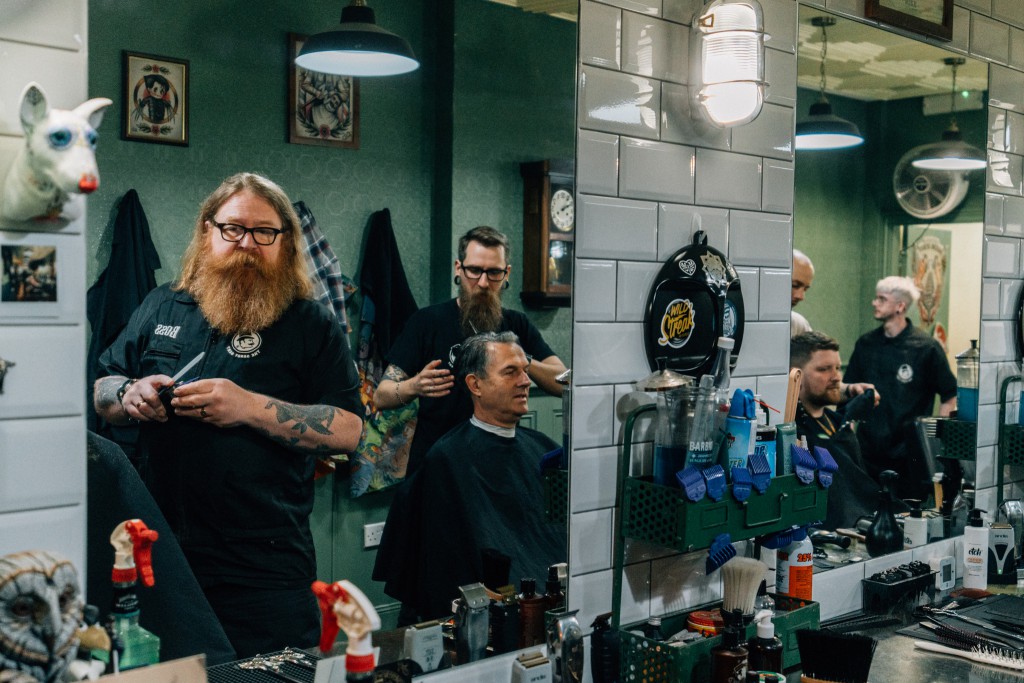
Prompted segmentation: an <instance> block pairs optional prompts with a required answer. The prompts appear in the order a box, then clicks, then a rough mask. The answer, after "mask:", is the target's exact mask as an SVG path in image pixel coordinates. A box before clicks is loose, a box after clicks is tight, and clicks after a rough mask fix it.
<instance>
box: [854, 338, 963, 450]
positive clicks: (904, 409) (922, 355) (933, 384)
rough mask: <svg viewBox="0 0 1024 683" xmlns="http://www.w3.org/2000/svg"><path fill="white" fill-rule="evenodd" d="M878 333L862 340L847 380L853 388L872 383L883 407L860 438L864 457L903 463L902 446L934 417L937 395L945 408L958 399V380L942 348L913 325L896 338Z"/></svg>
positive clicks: (860, 433) (862, 425) (867, 425)
mask: <svg viewBox="0 0 1024 683" xmlns="http://www.w3.org/2000/svg"><path fill="white" fill-rule="evenodd" d="M884 329H885V328H883V327H879V328H877V329H875V330H872V331H871V332H868V333H866V334H864V335H861V337H860V339H858V340H857V345H856V346H855V347H854V349H853V355H851V356H850V364H849V366H847V368H846V373H845V374H844V375H843V381H844V382H846V383H848V384H853V383H856V382H870V383H871V384H874V385H875V387H877V388H878V391H879V393H880V394H881V401H880V402H879V404H878V407H877V408H875V410H874V412H873V413H872V415H871V418H870V420H868V421H866V422H864V423H863V424H861V426H860V428H859V429H858V436H859V437H860V439H861V444H862V445H863V446H864V449H863V452H864V457H865V458H867V459H869V460H870V459H872V458H873V457H875V455H876V454H879V455H882V456H885V457H890V458H892V457H902V456H901V453H902V451H903V449H902V448H901V446H902V444H903V441H904V440H905V439H906V438H907V437H908V436H910V435H912V434H913V430H912V429H911V428H910V427H911V423H912V422H913V420H914V419H915V418H918V417H924V416H927V415H931V414H932V409H933V407H934V403H935V395H936V394H938V395H939V398H940V399H941V400H942V401H943V402H945V401H948V400H949V399H951V398H953V397H954V396H956V377H955V376H954V375H953V372H952V371H951V370H950V369H949V361H948V360H946V354H945V352H944V351H943V350H942V346H940V345H939V342H937V341H935V340H934V339H932V338H931V337H930V336H928V335H927V334H925V333H924V332H923V331H921V330H919V329H918V328H916V327H914V325H913V324H908V325H907V327H906V328H905V329H904V330H903V332H901V333H899V334H898V335H896V336H895V337H887V336H885V331H884Z"/></svg>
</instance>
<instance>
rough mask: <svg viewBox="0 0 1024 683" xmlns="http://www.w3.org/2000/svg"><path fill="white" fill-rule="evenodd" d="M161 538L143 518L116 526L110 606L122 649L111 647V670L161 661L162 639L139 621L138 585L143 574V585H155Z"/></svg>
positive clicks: (116, 670) (111, 536)
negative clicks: (157, 546) (155, 544)
mask: <svg viewBox="0 0 1024 683" xmlns="http://www.w3.org/2000/svg"><path fill="white" fill-rule="evenodd" d="M157 538H159V534H157V532H156V531H153V530H152V529H150V528H148V527H147V526H146V523H145V522H143V521H142V520H141V519H129V520H127V521H125V522H121V523H120V524H118V525H117V526H116V527H114V531H113V533H111V534H110V544H111V545H112V546H114V568H113V570H112V571H111V577H110V578H111V581H112V582H113V585H114V602H113V605H112V606H111V609H110V616H111V619H112V620H113V635H114V636H115V640H116V641H119V642H118V644H119V645H120V646H121V647H123V651H122V652H118V651H117V650H116V648H112V650H111V662H110V663H111V665H112V668H111V670H112V671H113V672H114V673H117V672H118V671H120V670H124V669H133V668H136V667H139V666H146V665H149V664H156V663H158V662H159V661H160V639H159V638H157V637H156V636H155V635H153V634H152V633H150V632H149V631H147V630H146V629H144V628H142V626H140V625H139V596H138V593H137V592H136V586H137V583H138V579H139V574H140V573H141V575H142V585H144V586H152V585H154V583H156V582H155V581H154V579H153V557H152V547H153V542H154V541H156V539H157Z"/></svg>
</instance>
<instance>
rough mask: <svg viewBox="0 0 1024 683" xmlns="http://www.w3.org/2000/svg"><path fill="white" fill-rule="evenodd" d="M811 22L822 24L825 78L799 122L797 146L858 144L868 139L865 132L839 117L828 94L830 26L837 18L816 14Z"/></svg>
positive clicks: (846, 145) (818, 146) (833, 147)
mask: <svg viewBox="0 0 1024 683" xmlns="http://www.w3.org/2000/svg"><path fill="white" fill-rule="evenodd" d="M811 23H812V24H813V25H815V26H817V27H819V28H821V61H820V63H819V67H818V68H819V71H820V74H821V80H820V81H819V84H818V101H817V102H815V103H814V104H812V105H811V110H810V113H809V115H808V117H807V118H806V119H804V120H803V121H800V122H798V123H797V124H796V145H795V146H796V149H797V150H805V149H843V148H845V147H854V146H856V145H859V144H861V143H862V142H864V136H863V135H861V134H860V130H858V128H857V126H856V125H854V124H853V123H852V122H850V121H847V120H846V119H843V118H839V117H838V116H836V115H835V114H834V113H833V111H832V105H831V104H830V103H829V101H828V98H827V97H826V96H825V87H826V83H827V81H826V78H825V61H826V58H827V57H828V27H829V26H835V23H836V20H835V19H834V18H832V17H814V18H813V19H811Z"/></svg>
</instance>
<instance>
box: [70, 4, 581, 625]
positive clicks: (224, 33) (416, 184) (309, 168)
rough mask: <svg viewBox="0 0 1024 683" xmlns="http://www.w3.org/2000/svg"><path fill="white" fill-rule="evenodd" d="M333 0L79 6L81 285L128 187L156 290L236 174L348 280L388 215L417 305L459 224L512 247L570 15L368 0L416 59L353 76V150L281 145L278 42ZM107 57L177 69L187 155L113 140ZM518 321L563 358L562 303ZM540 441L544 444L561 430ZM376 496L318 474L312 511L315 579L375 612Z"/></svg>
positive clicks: (548, 145) (560, 82)
mask: <svg viewBox="0 0 1024 683" xmlns="http://www.w3.org/2000/svg"><path fill="white" fill-rule="evenodd" d="M344 4H345V3H341V2H340V3H328V4H324V3H320V2H313V1H312V0H296V1H294V2H287V3H261V4H257V5H254V4H252V3H243V2H238V1H237V0H221V1H218V2H216V3H208V2H199V1H197V0H184V1H183V2H180V3H172V4H170V5H166V6H164V5H161V6H159V7H152V6H148V5H147V6H143V5H141V4H138V3H126V2H122V1H121V0H90V3H89V40H90V42H89V94H90V96H92V97H96V96H106V97H110V98H111V99H113V100H115V102H117V103H118V104H115V106H114V107H112V108H111V109H110V110H109V111H108V113H107V117H106V120H105V121H104V122H103V125H102V126H101V128H100V134H101V142H100V147H99V154H98V157H99V164H100V172H101V187H100V190H99V191H97V192H96V193H95V194H93V195H92V196H91V197H90V199H89V202H90V209H91V210H90V212H89V225H88V236H87V245H88V253H89V257H88V282H90V283H92V282H93V281H95V279H96V277H97V275H98V274H99V272H100V271H102V269H103V268H104V267H106V262H107V259H108V257H109V253H110V246H111V245H110V240H111V230H112V225H113V217H114V212H115V210H116V205H117V202H118V201H119V200H120V198H121V196H123V194H124V193H125V192H126V191H127V190H129V189H132V188H134V189H135V190H137V191H138V193H139V196H140V198H141V201H142V204H143V207H144V208H145V210H146V215H147V217H148V219H149V222H150V228H151V231H152V235H153V239H154V241H155V243H156V246H157V249H158V251H159V253H160V257H161V259H162V261H163V266H164V267H163V269H162V270H160V271H158V273H157V279H158V281H160V282H165V281H169V280H171V279H173V278H174V277H176V276H177V273H178V271H179V260H180V257H181V254H182V252H183V251H184V249H185V246H186V244H187V243H188V240H189V237H190V235H191V231H192V227H193V224H194V221H195V216H196V212H197V210H198V206H199V203H200V202H201V201H202V199H203V198H204V197H205V196H206V195H207V194H209V192H211V191H212V190H213V189H214V188H215V187H216V186H217V185H218V184H219V183H220V181H221V180H223V179H224V178H225V177H227V176H228V175H230V174H232V173H235V172H237V171H241V170H249V171H255V172H258V173H262V174H265V175H267V176H268V177H270V178H272V179H274V180H276V181H277V182H278V183H280V184H281V185H282V186H283V187H284V189H285V190H286V191H287V192H288V193H289V195H290V196H291V197H292V198H293V199H294V200H302V201H304V202H306V204H307V205H308V206H309V207H310V209H311V210H312V212H313V214H314V216H316V218H317V221H318V223H319V224H320V227H321V228H322V229H323V231H324V233H325V234H326V235H327V238H328V240H329V241H330V243H331V245H332V247H333V248H334V251H335V252H336V254H337V255H338V257H339V260H340V262H341V267H342V270H343V271H344V272H345V273H347V274H349V275H350V276H353V277H355V276H356V275H357V270H358V267H359V263H360V261H361V258H362V245H363V242H364V232H365V228H366V224H367V220H368V219H369V216H370V214H371V213H372V212H373V211H376V210H378V209H381V208H384V207H387V208H389V209H390V210H391V214H392V220H393V225H394V228H395V233H396V238H397V240H398V244H399V247H400V249H401V252H402V260H403V262H404V265H405V268H406V273H407V275H408V276H409V280H410V284H411V285H412V289H413V293H414V294H415V296H416V299H417V302H418V303H419V304H420V305H421V306H424V305H427V304H429V303H433V302H435V301H439V300H441V299H443V298H445V297H447V296H450V294H451V291H452V288H451V284H450V283H451V276H452V274H451V268H452V261H453V259H454V248H453V244H454V242H455V240H456V239H457V237H458V235H460V234H462V233H463V232H465V230H467V229H468V228H470V227H472V226H474V225H477V224H490V225H493V226H495V227H497V228H499V229H501V230H504V231H506V232H508V233H509V234H510V236H511V238H512V240H513V245H516V244H518V243H519V241H520V240H521V233H522V215H521V214H522V208H521V207H522V182H521V180H520V179H519V174H518V162H519V161H525V160H533V159H540V158H546V157H554V156H562V157H570V158H571V157H572V156H573V155H574V151H573V149H574V148H573V142H574V131H573V93H574V85H573V84H574V78H573V69H574V68H575V62H576V58H575V55H576V26H575V24H572V23H569V22H564V21H559V20H554V19H551V18H550V17H546V16H538V15H530V14H526V13H523V12H518V11H513V10H511V9H509V8H507V7H501V6H497V5H493V4H491V3H485V2H483V1H482V0H459V2H458V3H457V4H452V3H448V2H444V0H426V1H425V2H401V1H400V0H375V1H374V2H373V3H372V7H373V9H374V10H375V12H376V15H377V22H378V24H379V25H381V26H383V27H385V28H387V29H388V30H391V31H394V32H395V33H398V34H400V35H402V36H404V37H405V38H407V39H408V40H409V41H410V43H411V44H412V47H413V50H414V51H415V53H416V54H417V56H418V57H419V58H420V60H421V68H420V69H419V70H418V71H415V72H413V73H411V74H407V75H402V76H396V77H392V78H383V79H372V78H364V79H361V81H360V148H359V149H358V150H349V149H335V148H320V147H311V146H307V145H292V144H289V143H287V141H286V140H287V131H286V95H287V84H288V80H287V79H288V64H287V47H288V45H287V34H288V33H289V32H296V33H307V34H309V33H315V32H317V31H322V30H327V29H329V28H331V27H332V26H334V25H335V24H336V23H337V21H338V17H339V16H340V11H341V7H342V6H343V5H344ZM455 26H457V27H458V28H457V29H456V28H454V27H455ZM527 45H529V46H530V49H525V47H526V46H527ZM122 50H130V51H133V52H142V53H148V54H155V55H165V56H169V57H174V58H178V59H187V60H188V61H189V62H190V69H191V71H190V76H191V83H190V88H189V105H190V107H191V112H190V129H189V146H188V147H176V146H170V145H158V144H147V143H140V142H128V141H124V140H121V139H120V135H119V130H120V125H121V118H120V109H121V106H120V99H121V97H122V93H121V52H122ZM453 63H456V64H457V65H458V66H457V67H456V68H455V69H453V68H452V64H453ZM558 65H561V66H558ZM556 67H557V68H556ZM453 72H454V73H453ZM498 75H501V76H500V77H498ZM453 84H454V85H453ZM453 88H454V94H453ZM552 102H557V103H558V104H557V105H554V106H552V104H551V103H552ZM453 121H454V122H455V126H456V128H455V129H454V130H453V128H452V125H453ZM453 141H454V142H453ZM521 258H522V252H521V250H514V252H513V267H514V276H513V278H512V283H513V286H512V288H511V289H510V290H509V291H508V292H506V293H505V298H506V302H507V303H508V304H509V305H511V306H512V307H515V308H521V305H520V303H519V296H518V293H519V288H520V283H521V279H520V278H519V274H520V273H521V272H522V265H521ZM528 314H529V315H530V316H531V317H532V318H533V320H534V322H535V324H537V326H538V327H539V328H540V329H541V331H542V333H543V334H544V335H545V338H546V339H547V340H548V343H549V344H551V346H552V348H554V349H555V352H556V353H557V354H559V356H561V357H562V358H563V359H565V360H566V364H567V365H568V364H570V360H569V359H570V353H571V351H570V328H571V325H569V324H568V323H569V320H570V318H569V316H568V311H567V310H565V309H563V310H558V311H540V312H532V311H528ZM552 436H553V437H554V438H556V439H560V438H561V435H560V429H559V430H558V432H557V433H555V434H553V435H552ZM390 500H391V494H390V493H381V494H371V495H367V496H364V497H362V498H359V499H355V500H353V499H350V498H348V496H347V480H344V479H341V478H334V477H331V478H328V479H323V480H320V481H319V482H318V483H317V500H316V507H315V510H314V516H313V520H312V524H313V529H314V535H315V537H316V540H317V546H318V550H319V552H318V573H319V574H320V576H321V577H322V578H324V579H331V580H334V579H341V578H348V579H350V580H352V581H353V582H355V583H356V584H357V585H359V586H360V587H361V588H363V590H364V591H365V592H366V593H367V595H368V596H369V597H370V599H371V600H373V602H374V603H375V604H377V605H381V606H384V605H388V604H389V603H390V599H389V598H387V597H386V596H384V594H383V592H382V590H381V588H380V586H379V585H378V584H376V583H373V582H372V581H371V579H370V572H371V569H372V564H373V561H374V559H375V556H376V553H375V551H373V550H363V547H362V527H363V525H364V524H366V523H370V522H376V521H381V520H383V519H384V518H385V517H386V515H387V509H388V506H389V505H390ZM384 616H385V619H386V621H385V626H387V625H388V622H387V619H388V615H387V610H385V615H384Z"/></svg>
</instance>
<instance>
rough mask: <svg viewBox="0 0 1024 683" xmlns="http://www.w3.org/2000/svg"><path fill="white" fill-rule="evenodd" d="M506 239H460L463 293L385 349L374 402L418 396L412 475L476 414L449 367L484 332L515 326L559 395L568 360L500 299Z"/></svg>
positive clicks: (541, 381) (483, 235)
mask: <svg viewBox="0 0 1024 683" xmlns="http://www.w3.org/2000/svg"><path fill="white" fill-rule="evenodd" d="M510 254H511V249H510V245H509V241H508V237H507V236H506V235H504V234H503V233H501V232H499V231H497V230H495V229H494V228H490V227H487V226H480V227H476V228H473V229H472V230H470V231H469V232H467V233H466V234H465V235H463V236H462V237H461V238H460V239H459V257H458V259H456V261H455V284H456V285H458V287H459V293H458V296H457V297H456V298H454V299H451V300H449V301H445V302H444V303H440V304H436V305H434V306H428V307H427V308H422V309H420V310H419V311H417V312H416V313H415V314H413V316H412V317H411V318H409V321H408V322H407V323H406V325H405V328H404V329H403V330H402V333H401V335H400V336H399V337H398V339H397V340H396V341H395V343H394V345H393V346H392V347H391V351H390V352H389V354H388V363H389V365H388V367H387V370H386V371H385V372H384V378H383V379H382V380H381V382H380V384H379V385H378V386H377V391H376V393H374V395H373V400H374V403H375V405H376V406H377V407H378V408H397V407H399V406H403V405H406V404H408V403H410V402H411V401H413V400H415V399H417V398H418V399H419V401H420V403H419V412H418V419H417V422H416V432H415V434H414V436H413V441H412V446H411V447H410V451H409V467H408V473H409V474H411V473H412V472H414V471H415V470H416V469H417V468H418V467H419V464H420V462H421V459H422V458H423V456H424V455H425V454H426V452H427V451H428V450H429V449H430V447H431V446H432V445H433V444H434V442H435V441H437V440H438V439H439V438H441V437H442V436H444V434H445V433H447V432H448V430H450V429H451V428H452V427H454V426H456V425H458V424H460V423H462V422H465V421H466V420H468V419H469V417H470V415H472V414H473V404H472V402H471V401H470V399H469V396H468V394H467V392H466V391H465V390H464V389H462V388H456V387H455V382H454V377H453V376H452V369H453V368H454V367H455V361H456V359H457V358H458V353H459V348H460V346H461V345H462V342H463V341H464V340H465V339H467V338H468V337H471V336H473V335H475V334H480V333H482V332H514V333H515V334H516V335H517V336H518V337H519V340H520V344H521V345H522V347H523V350H524V351H525V352H526V354H527V356H528V357H529V358H531V361H530V366H529V368H528V370H527V373H528V374H529V376H530V379H532V380H533V381H534V382H535V383H536V384H537V385H538V386H539V387H540V388H541V389H543V390H544V391H546V392H547V393H549V394H552V395H554V396H560V395H561V394H562V385H561V384H559V383H558V382H556V381H555V377H557V376H558V375H559V374H561V373H562V372H564V371H565V365H564V364H563V363H562V361H561V360H559V358H558V356H556V355H555V353H554V352H553V351H552V350H551V347H550V346H548V345H547V343H545V341H544V339H543V337H541V334H540V332H539V331H538V330H537V328H536V327H534V325H533V323H531V322H530V320H529V318H527V317H526V316H525V315H524V314H523V313H521V312H520V311H514V310H509V309H507V308H503V307H502V305H501V293H502V292H503V291H504V290H505V289H507V288H508V278H509V275H510V274H511V272H512V266H510V265H509V257H510Z"/></svg>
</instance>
